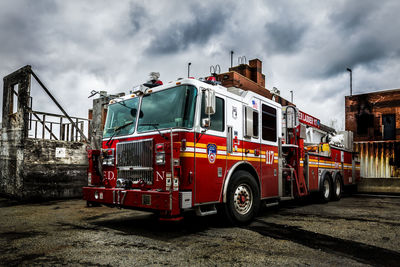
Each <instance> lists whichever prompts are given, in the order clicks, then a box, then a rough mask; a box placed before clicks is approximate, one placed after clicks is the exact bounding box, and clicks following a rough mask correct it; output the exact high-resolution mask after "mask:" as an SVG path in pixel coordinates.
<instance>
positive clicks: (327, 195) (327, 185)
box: [324, 179, 330, 199]
mask: <svg viewBox="0 0 400 267" xmlns="http://www.w3.org/2000/svg"><path fill="white" fill-rule="evenodd" d="M329 191H330V186H329V181H328V179H325V181H324V197H325V198H326V199H327V198H328V197H329Z"/></svg>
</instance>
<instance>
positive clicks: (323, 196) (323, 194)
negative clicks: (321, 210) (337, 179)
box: [319, 174, 332, 203]
mask: <svg viewBox="0 0 400 267" xmlns="http://www.w3.org/2000/svg"><path fill="white" fill-rule="evenodd" d="M331 196H332V182H331V179H330V177H329V175H328V174H325V176H324V178H323V179H322V183H321V187H320V197H319V198H320V201H321V202H322V203H326V202H328V201H329V200H330V199H331Z"/></svg>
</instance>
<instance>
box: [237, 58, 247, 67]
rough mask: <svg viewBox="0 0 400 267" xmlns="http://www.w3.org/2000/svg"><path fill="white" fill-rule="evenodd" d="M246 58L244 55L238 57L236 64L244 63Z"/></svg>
mask: <svg viewBox="0 0 400 267" xmlns="http://www.w3.org/2000/svg"><path fill="white" fill-rule="evenodd" d="M246 63H247V59H246V57H245V56H241V57H238V65H242V64H246Z"/></svg>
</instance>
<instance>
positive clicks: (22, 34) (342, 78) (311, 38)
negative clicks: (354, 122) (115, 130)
mask: <svg viewBox="0 0 400 267" xmlns="http://www.w3.org/2000/svg"><path fill="white" fill-rule="evenodd" d="M399 11H400V2H399V1H396V0H387V1H372V0H366V1H351V0H335V1H317V0H305V1H301V2H300V1H290V0H283V1H279V2H277V1H272V0H268V1H258V0H249V1H233V0H232V1H229V0H227V1H221V2H217V1H209V0H205V1H204V0H203V1H200V0H195V1H190V2H189V1H183V0H175V1H155V0H150V1H117V2H110V1H105V0H99V1H74V0H73V1H47V0H38V1H28V0H5V1H1V2H0V38H1V42H0V58H1V61H0V75H1V76H2V77H4V76H5V75H7V74H8V73H10V72H12V71H14V70H16V69H18V68H19V67H21V66H24V65H26V64H30V65H32V67H33V69H34V71H35V72H36V73H37V74H38V75H39V76H40V77H41V79H42V80H43V82H45V84H46V85H47V86H48V87H49V88H50V90H51V91H52V93H53V94H54V96H55V97H56V98H57V99H58V100H59V101H60V102H61V103H62V104H63V106H64V107H65V109H66V110H67V112H69V113H71V115H74V116H80V117H86V116H87V110H88V109H89V108H90V106H91V99H88V98H87V96H88V95H89V94H90V91H91V90H107V91H108V92H109V93H118V92H128V91H129V90H130V89H131V88H132V86H134V85H137V84H140V83H143V82H145V81H146V80H147V78H148V73H149V72H151V71H158V72H160V73H161V78H162V79H163V80H165V81H171V80H174V79H176V78H178V77H183V76H184V75H186V66H187V63H188V62H192V65H191V72H192V73H191V75H192V76H194V77H204V76H206V75H208V74H209V66H210V65H215V64H220V66H221V69H222V72H224V71H227V70H228V68H229V67H230V51H231V50H233V51H234V53H235V54H234V56H235V58H234V64H235V63H236V62H237V60H236V58H237V57H238V56H246V58H247V59H248V60H249V59H252V58H256V57H257V58H259V59H260V60H262V61H263V71H264V73H265V74H266V87H267V88H272V87H277V88H278V89H279V90H280V91H281V95H282V96H283V97H285V98H290V93H289V92H290V91H291V90H293V92H294V100H295V103H296V104H297V106H298V107H299V108H300V109H302V110H303V111H305V112H307V113H309V114H311V115H313V116H315V117H318V118H320V119H321V120H322V122H323V123H326V124H329V123H330V121H334V120H336V121H338V122H343V119H344V96H345V95H348V93H349V74H348V72H347V71H346V68H347V67H350V68H352V70H353V78H354V83H353V91H354V93H356V94H357V93H364V92H369V91H375V90H383V89H392V88H399V87H400V77H399V75H398V73H399V71H400V48H399V45H398V44H399V43H400V33H399V30H398V29H399V28H400V16H399V15H398V14H399ZM32 95H33V98H34V106H35V107H37V109H39V110H43V111H50V112H57V110H56V109H54V107H53V105H52V104H51V102H50V100H49V99H48V98H47V97H46V96H45V95H43V94H42V92H41V91H40V89H38V88H37V86H36V85H35V84H34V85H33V88H32ZM0 100H2V94H1V95H0ZM339 124H340V123H339ZM342 124H343V123H342ZM343 125H344V124H343Z"/></svg>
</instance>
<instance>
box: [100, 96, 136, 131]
mask: <svg viewBox="0 0 400 267" xmlns="http://www.w3.org/2000/svg"><path fill="white" fill-rule="evenodd" d="M138 103H139V98H138V97H135V98H131V99H128V100H125V101H121V102H117V103H115V104H112V105H109V106H108V111H107V119H106V124H105V126H104V132H103V138H107V137H111V136H121V135H127V134H132V133H133V132H134V130H135V124H136V113H137V109H138Z"/></svg>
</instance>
